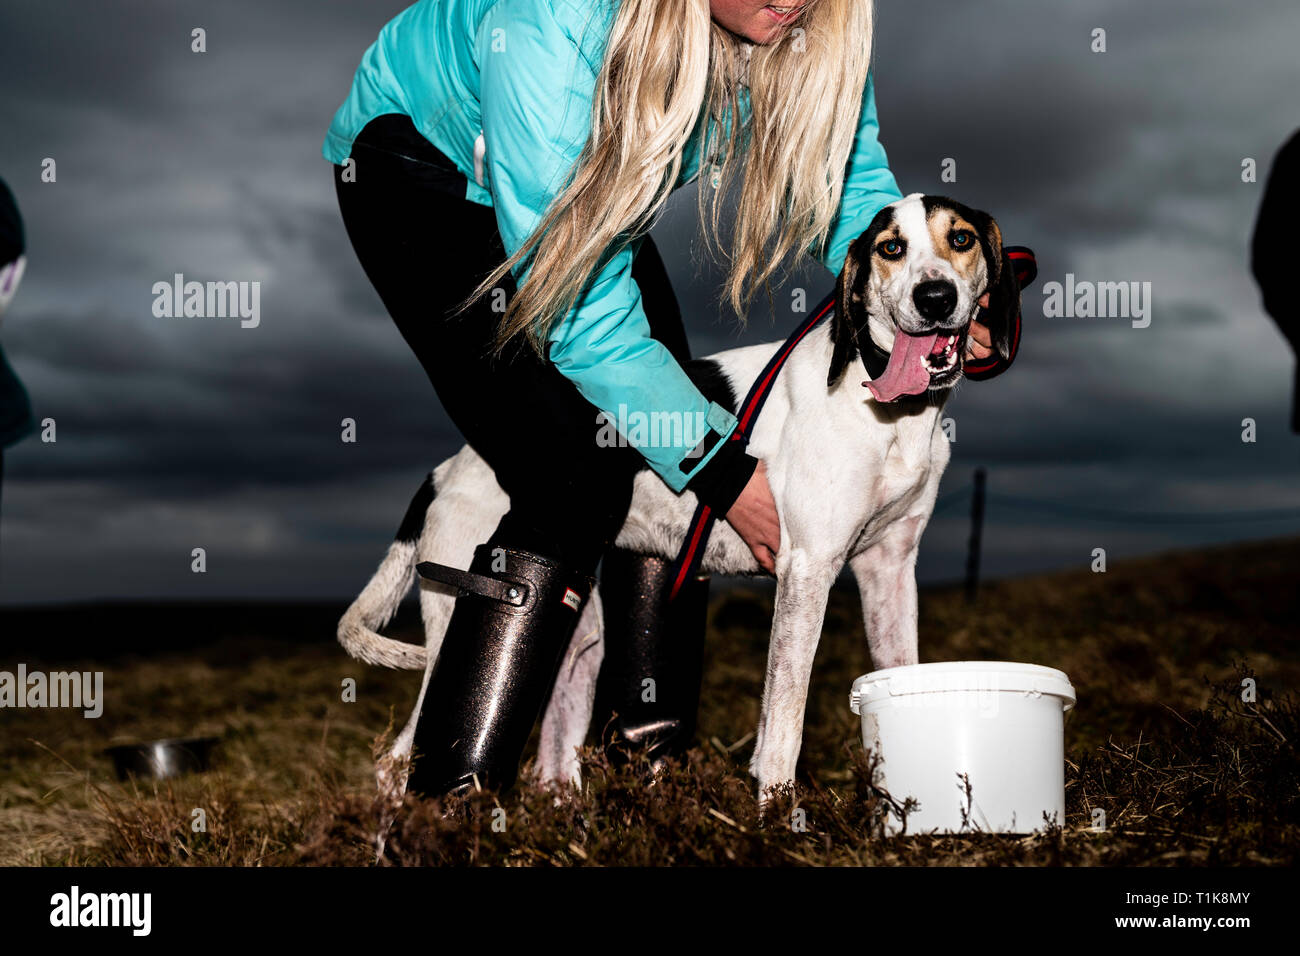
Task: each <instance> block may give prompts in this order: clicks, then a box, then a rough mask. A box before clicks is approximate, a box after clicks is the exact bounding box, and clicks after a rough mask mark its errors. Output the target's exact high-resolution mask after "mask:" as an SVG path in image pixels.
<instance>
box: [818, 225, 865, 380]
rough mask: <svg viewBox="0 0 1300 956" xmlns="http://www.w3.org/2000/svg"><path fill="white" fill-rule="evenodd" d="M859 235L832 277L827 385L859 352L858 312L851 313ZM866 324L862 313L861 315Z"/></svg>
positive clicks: (857, 263) (850, 245) (860, 240)
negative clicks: (833, 302) (831, 346)
mask: <svg viewBox="0 0 1300 956" xmlns="http://www.w3.org/2000/svg"><path fill="white" fill-rule="evenodd" d="M861 242H862V237H861V236H859V237H858V238H857V239H854V240H853V242H851V243H849V252H848V255H846V256H845V257H844V268H843V269H841V270H840V275H839V278H838V279H836V280H835V320H834V323H833V324H832V325H831V341H832V342H833V343H834V349H833V350H832V351H831V370H830V374H828V375H827V376H826V387H827V388H833V387H834V386H835V385H836V383H838V382H839V380H840V377H841V376H842V375H843V374H844V370H845V369H846V368H848V367H849V363H850V362H852V361H853V359H854V357H855V356H856V355H857V354H858V339H857V327H858V322H857V318H858V317H857V315H855V314H854V308H855V306H854V303H853V295H854V291H855V289H856V287H857V281H858V266H859V265H860V261H859V256H858V250H859V249H860V248H861V245H860V244H861ZM870 254H871V250H870V247H868V248H867V255H868V256H870ZM858 302H859V305H858V306H857V307H858V308H861V309H863V310H865V309H866V306H865V305H863V304H861V303H862V300H861V299H859V300H858ZM863 319H864V321H863V324H865V316H864V317H863Z"/></svg>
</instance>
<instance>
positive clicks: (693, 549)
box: [669, 246, 1038, 601]
mask: <svg viewBox="0 0 1300 956" xmlns="http://www.w3.org/2000/svg"><path fill="white" fill-rule="evenodd" d="M1003 251H1004V252H1005V253H1006V254H1007V256H1008V257H1009V258H1010V259H1011V261H1012V264H1013V265H1014V267H1015V270H1016V281H1017V282H1018V283H1019V285H1020V288H1021V289H1024V288H1025V287H1026V286H1028V285H1029V283H1031V282H1033V281H1034V279H1035V278H1036V277H1037V275H1038V262H1037V260H1036V259H1035V258H1034V251H1033V250H1032V249H1029V248H1027V247H1025V246H1004V247H1003ZM834 308H835V291H834V290H833V289H832V290H831V292H829V293H828V294H827V295H826V297H825V298H824V299H822V300H821V302H819V303H818V304H817V307H816V308H815V309H813V310H812V312H811V314H810V316H809V318H807V319H804V321H803V322H801V323H800V324H799V326H798V327H797V328H795V330H794V331H793V332H791V333H790V335H789V337H788V338H787V339H786V340H785V344H784V345H782V346H781V347H780V348H779V349H777V350H776V353H775V354H774V355H773V356H772V358H771V359H769V360H768V363H767V365H765V366H764V367H763V371H761V372H760V373H759V374H758V377H757V378H756V379H755V380H754V384H753V385H751V386H750V388H749V393H748V394H747V395H746V396H745V400H744V401H743V402H741V403H740V414H739V415H738V416H737V424H736V428H735V430H734V431H733V432H732V433H731V438H730V441H739V442H744V443H745V444H749V436H750V435H751V434H752V433H753V431H754V424H755V422H757V421H758V416H759V413H760V412H762V411H763V406H764V405H765V404H766V403H767V397H768V396H769V395H770V394H771V393H772V386H773V385H774V384H775V383H776V377H777V375H779V374H780V372H781V369H782V367H784V365H785V363H786V360H787V359H789V358H790V354H791V353H792V352H793V351H794V350H795V347H796V346H798V344H799V343H800V342H802V341H803V339H804V336H806V335H807V334H808V333H809V332H811V331H812V330H813V329H814V328H816V327H817V325H818V323H820V322H821V321H822V319H824V318H826V316H827V315H829V314H830V313H831V312H832V311H833V310H834ZM984 311H985V310H984V309H980V315H983V313H984ZM977 321H978V317H977ZM1019 348H1020V310H1019V309H1017V310H1016V319H1015V327H1014V328H1013V329H1012V333H1011V351H1010V355H1009V356H1008V357H1007V358H1006V359H1005V360H1003V359H1002V357H1001V356H999V355H997V353H996V352H995V353H994V354H993V355H991V356H989V358H988V359H987V360H984V361H982V362H981V363H978V364H976V365H974V366H969V365H968V366H965V367H964V368H963V373H964V374H965V375H966V377H967V378H970V379H973V380H975V381H979V380H981V379H985V378H992V377H993V375H995V374H997V372H998V371H999V369H998V366H999V365H1002V366H1005V365H1010V364H1011V362H1012V360H1013V359H1014V358H1015V357H1016V351H1017V350H1018V349H1019ZM861 351H862V350H861V349H859V352H861ZM876 352H878V353H879V354H878V355H867V354H865V353H864V354H863V355H862V358H863V361H864V362H865V363H866V364H867V371H868V373H869V374H870V375H871V376H872V378H878V377H879V376H880V373H881V372H882V371H883V370H884V366H885V363H887V362H888V359H889V353H887V352H885V351H884V350H883V349H881V348H880V347H879V346H876ZM873 367H874V370H873ZM715 521H717V515H716V514H714V512H713V509H712V508H710V507H709V506H708V505H706V504H704V502H700V503H699V504H697V505H696V506H695V514H694V515H693V516H692V517H691V524H690V530H689V531H688V532H687V534H686V540H685V541H683V542H682V547H681V550H679V551H678V552H677V558H676V559H675V560H674V562H673V575H672V582H673V584H672V590H671V591H670V592H669V600H670V601H671V600H674V599H676V597H677V595H678V593H680V591H681V589H682V585H683V584H684V583H685V582H686V580H687V579H688V578H690V577H691V576H692V575H694V574H697V573H699V569H700V561H701V560H703V558H704V549H705V546H706V545H707V544H708V542H709V533H710V532H711V531H712V530H713V523H714V522H715Z"/></svg>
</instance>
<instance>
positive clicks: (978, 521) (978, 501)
mask: <svg viewBox="0 0 1300 956" xmlns="http://www.w3.org/2000/svg"><path fill="white" fill-rule="evenodd" d="M984 478H985V472H984V469H983V468H976V469H975V487H974V489H973V491H972V492H971V503H970V542H969V544H968V545H967V547H966V602H967V603H968V604H973V603H974V601H975V592H976V591H977V590H978V589H979V583H980V542H981V539H982V538H983V536H984Z"/></svg>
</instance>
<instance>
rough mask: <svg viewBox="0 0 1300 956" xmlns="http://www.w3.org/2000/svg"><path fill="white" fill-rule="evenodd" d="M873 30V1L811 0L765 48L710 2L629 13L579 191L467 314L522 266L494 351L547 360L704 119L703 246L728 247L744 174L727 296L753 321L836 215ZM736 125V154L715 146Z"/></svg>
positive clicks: (627, 6) (668, 184)
mask: <svg viewBox="0 0 1300 956" xmlns="http://www.w3.org/2000/svg"><path fill="white" fill-rule="evenodd" d="M872 23H873V16H872V4H871V0H809V2H808V3H807V5H806V6H805V7H804V8H803V10H802V11H801V13H800V15H799V17H798V18H797V19H796V20H795V21H793V22H792V23H788V24H786V25H784V26H783V27H782V29H781V33H780V34H779V35H778V36H776V37H774V38H773V39H772V40H771V41H770V42H769V43H766V44H761V45H759V44H752V43H750V42H749V41H747V40H745V39H743V38H741V37H738V36H736V35H735V34H733V33H731V32H730V31H728V30H726V29H725V28H723V27H721V26H719V25H718V24H716V23H714V22H713V20H712V18H711V17H710V13H709V0H621V3H620V5H619V10H618V13H617V15H616V17H615V19H614V23H613V26H612V28H611V30H610V34H609V38H608V40H607V43H606V47H605V55H604V59H603V62H602V65H601V69H600V72H599V74H598V75H597V77H596V87H595V91H594V95H593V98H592V121H591V132H590V134H589V137H588V139H587V142H586V145H585V146H584V148H583V150H582V152H581V154H580V155H579V158H578V161H577V162H576V163H575V165H574V168H573V171H572V174H571V176H570V178H569V180H568V183H567V185H566V186H565V188H564V189H563V191H562V192H560V194H559V195H558V196H557V197H556V198H555V200H554V201H553V202H552V203H551V205H550V207H549V208H548V209H547V211H546V213H545V215H544V216H543V217H542V219H541V221H540V223H539V224H538V226H537V228H536V229H535V230H534V232H533V234H532V235H531V236H529V238H528V239H527V240H526V241H525V242H524V244H523V245H522V246H521V247H520V248H519V249H518V250H517V251H516V252H515V253H514V255H512V256H510V257H509V258H508V259H507V260H506V261H505V262H503V263H502V264H501V265H500V266H498V267H497V268H496V269H494V270H493V271H492V272H491V273H490V274H489V275H488V276H487V278H485V279H484V280H483V281H482V282H481V283H480V284H479V286H478V287H477V288H476V289H475V290H474V291H473V292H472V293H471V294H470V296H469V298H468V299H466V301H465V302H464V303H463V304H462V305H461V307H460V309H464V308H466V307H467V306H468V305H469V304H471V303H472V302H474V301H475V300H477V299H478V298H479V297H480V296H482V295H484V294H486V293H487V292H489V291H490V290H492V289H493V288H494V287H496V286H497V285H498V283H499V282H500V281H501V280H502V279H503V278H504V277H505V275H506V274H507V272H509V271H510V270H511V269H512V268H513V267H514V265H515V264H516V263H518V262H521V261H526V262H527V263H528V265H527V268H528V270H529V271H528V274H527V276H526V277H525V280H524V282H523V283H522V284H520V286H519V287H518V289H517V290H516V292H515V294H514V295H513V296H511V297H510V301H509V304H508V306H507V308H506V312H505V315H504V316H503V317H502V321H501V324H500V327H499V329H498V334H497V349H498V350H500V349H501V348H503V347H504V346H505V345H506V344H507V343H508V342H509V341H510V340H512V339H514V338H515V337H516V336H518V335H520V334H524V335H526V336H527V337H528V339H529V340H530V342H531V343H532V345H533V346H534V347H535V348H537V349H538V350H539V351H540V352H541V353H542V354H545V341H546V335H547V332H548V330H549V329H550V327H551V326H552V325H553V324H554V323H555V322H556V321H557V320H558V319H560V318H562V317H563V316H565V315H567V314H568V312H569V311H570V310H571V309H572V308H573V306H574V305H575V303H576V302H577V301H578V298H579V296H580V295H581V293H582V291H583V289H584V288H585V287H586V285H587V283H588V282H590V280H591V279H592V278H594V276H595V275H596V274H597V273H598V272H599V269H600V268H601V267H603V266H604V264H605V262H607V261H608V258H609V257H612V256H613V255H616V254H617V253H618V252H619V251H620V250H622V249H623V248H624V247H625V246H626V244H627V243H628V242H629V241H631V240H632V239H633V238H635V237H636V236H638V235H641V234H643V233H645V232H648V231H649V229H650V227H651V226H652V225H653V224H654V222H655V220H656V219H657V218H658V216H659V215H660V214H661V213H662V210H663V207H664V204H665V202H666V201H667V199H668V196H669V194H670V193H671V192H672V189H673V185H674V184H675V183H676V181H677V178H678V175H679V174H680V171H681V166H682V153H683V150H684V148H685V146H686V143H687V141H688V140H689V138H690V136H691V133H692V131H693V130H694V128H695V125H696V121H697V119H698V118H699V117H700V116H701V107H702V106H704V107H707V109H708V111H709V115H711V116H712V117H714V118H715V120H718V122H716V123H715V124H714V128H713V130H712V133H713V135H706V136H701V137H700V143H699V145H700V152H699V176H700V189H699V203H698V212H699V219H700V224H701V227H702V232H703V233H704V236H705V242H706V245H707V244H709V243H710V242H711V243H712V244H713V245H714V246H715V247H716V248H718V249H719V250H720V249H721V246H722V244H721V241H720V240H719V239H718V211H719V209H718V207H719V205H720V201H721V199H722V197H724V196H725V195H726V194H727V191H728V186H729V184H730V183H731V182H732V179H733V177H734V175H735V173H736V170H737V167H739V168H740V169H741V170H742V171H743V180H742V185H741V192H740V197H739V202H738V208H737V212H736V217H735V227H734V232H733V236H732V241H731V253H730V257H729V258H730V272H729V275H728V278H727V281H726V284H725V293H726V295H727V297H729V299H730V301H731V305H732V307H733V308H734V309H735V310H736V313H737V315H738V316H740V317H741V318H742V320H743V316H744V315H745V313H746V311H747V310H748V307H749V304H750V302H751V301H752V300H753V296H754V294H755V291H756V290H757V288H758V287H759V286H760V285H762V286H764V287H765V288H766V287H767V282H768V279H769V277H771V276H772V274H773V273H774V272H776V270H777V269H778V268H779V267H780V264H781V262H782V260H783V259H784V258H785V257H786V255H788V254H789V253H790V252H791V251H792V250H800V251H802V250H805V249H809V248H814V249H815V248H818V247H819V246H820V245H821V244H823V243H824V242H825V240H826V237H827V235H828V233H829V231H830V227H831V225H832V224H833V222H834V220H835V217H836V215H837V213H838V211H839V206H840V197H841V195H842V192H843V176H844V168H845V165H846V164H847V162H848V159H849V153H850V150H851V148H852V145H853V138H854V135H855V134H856V132H857V124H858V114H859V110H860V108H861V102H862V95H861V94H862V91H863V89H864V87H865V84H866V81H867V71H868V68H869V66H870V60H871V41H872ZM742 86H747V87H748V89H749V99H750V110H751V115H750V120H749V122H748V123H747V124H745V126H744V128H740V127H741V124H738V123H736V122H734V120H730V119H727V118H732V117H737V116H739V115H740V111H739V100H738V97H739V92H740V88H741V87H742ZM724 125H725V126H726V127H727V129H726V130H725V132H726V133H727V136H726V139H725V141H723V142H715V141H713V140H715V139H719V140H720V139H721V137H720V136H717V135H716V134H719V133H722V132H724V130H723V126H724ZM715 164H716V167H715ZM715 168H716V172H715V173H714V175H716V177H717V180H718V182H717V186H716V188H713V186H712V184H711V183H710V178H711V172H714V170H715ZM458 311H459V310H458Z"/></svg>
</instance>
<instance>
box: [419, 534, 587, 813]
mask: <svg viewBox="0 0 1300 956" xmlns="http://www.w3.org/2000/svg"><path fill="white" fill-rule="evenodd" d="M494 554H495V555H496V559H495V561H494V558H493V556H494ZM494 564H495V566H496V567H497V568H498V569H501V570H493V565H494ZM416 570H418V571H419V572H420V575H421V576H422V577H425V578H428V579H429V580H433V581H438V582H441V583H443V584H450V585H452V586H454V587H457V588H459V589H460V592H459V595H458V597H457V598H456V606H455V609H454V610H453V611H452V614H451V620H450V622H449V623H448V625H447V634H446V636H445V637H444V638H443V642H442V648H441V650H440V652H439V654H438V660H437V662H436V663H435V664H434V669H433V673H432V674H431V675H430V677H429V687H428V691H427V692H426V694H425V697H424V706H423V707H422V708H421V710H420V717H419V722H418V723H417V724H416V730H415V762H414V765H413V768H412V770H411V776H410V778H409V781H408V789H409V790H411V791H412V792H415V793H419V794H423V795H425V796H430V797H434V796H440V795H442V794H446V793H451V792H456V791H463V790H466V789H468V788H471V787H473V786H474V784H475V781H476V780H477V782H478V785H479V786H481V787H485V788H493V789H498V790H506V789H509V788H510V787H511V786H513V785H514V782H515V779H516V778H517V776H518V774H519V762H520V759H521V758H522V756H523V752H524V745H525V744H527V742H528V736H529V734H530V733H531V732H532V729H533V725H534V724H535V723H536V722H537V717H538V714H539V713H540V712H541V709H542V705H543V704H544V703H545V702H546V698H547V695H548V694H549V693H550V690H551V686H552V685H553V684H554V683H555V675H556V673H557V672H558V670H559V666H560V661H561V660H562V659H563V657H564V652H565V650H566V649H567V647H568V645H569V640H570V638H571V637H572V636H573V629H574V627H575V625H576V624H577V622H578V614H579V612H580V610H581V608H582V603H583V602H584V601H585V600H586V599H587V595H588V594H589V593H590V591H591V587H592V584H593V581H592V579H591V578H588V577H586V576H584V575H581V574H577V573H575V572H573V571H572V570H570V569H569V568H567V567H565V566H564V565H562V564H560V563H559V562H557V561H554V560H552V559H550V558H546V557H543V556H542V555H538V554H532V553H530V552H527V551H517V550H513V549H510V548H502V547H500V546H499V545H494V544H493V543H492V542H488V543H487V544H483V545H480V546H479V547H478V548H477V549H475V551H474V560H473V561H472V562H471V563H470V568H469V571H468V572H466V571H460V570H457V569H456V568H450V567H447V566H446V565H441V564H434V563H432V562H428V561H426V562H422V563H421V564H419V565H417V568H416Z"/></svg>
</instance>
